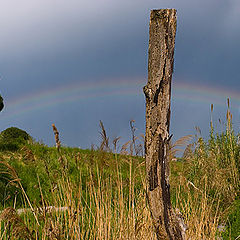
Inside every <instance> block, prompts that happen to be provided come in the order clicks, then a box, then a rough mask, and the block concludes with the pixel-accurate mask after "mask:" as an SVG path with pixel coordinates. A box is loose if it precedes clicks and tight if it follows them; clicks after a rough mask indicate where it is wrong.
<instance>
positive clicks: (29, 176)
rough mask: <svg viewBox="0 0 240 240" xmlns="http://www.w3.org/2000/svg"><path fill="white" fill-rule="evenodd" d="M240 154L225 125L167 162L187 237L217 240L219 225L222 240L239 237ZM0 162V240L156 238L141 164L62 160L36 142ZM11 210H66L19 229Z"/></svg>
mask: <svg viewBox="0 0 240 240" xmlns="http://www.w3.org/2000/svg"><path fill="white" fill-rule="evenodd" d="M239 152H240V148H239V145H238V144H237V137H236V136H235V135H234V133H233V132H232V130H231V126H230V125H229V126H227V130H226V132H224V133H222V134H221V135H218V134H215V133H214V131H213V129H212V131H211V134H210V139H209V141H204V140H203V139H202V138H201V137H198V138H197V139H196V141H195V143H194V144H193V145H192V148H190V150H189V151H188V154H187V155H186V156H185V159H184V160H182V161H180V162H172V163H171V195H172V196H171V197H172V202H173V205H174V207H175V208H178V209H179V210H180V211H181V212H182V214H183V217H184V218H185V222H186V224H187V225H188V230H187V236H188V238H190V237H191V239H202V238H203V237H205V238H206V239H216V237H217V236H220V235H221V233H220V231H219V226H220V225H221V224H222V225H227V227H226V228H225V229H226V231H225V232H224V234H223V237H224V239H235V238H237V237H238V236H239V235H240V232H239V226H240V223H239V218H240V216H239V209H240V202H239V159H240V158H239V156H240V154H239ZM0 158H1V161H2V162H3V164H1V175H0V176H1V177H0V180H1V181H0V198H1V203H0V208H1V209H5V210H4V211H5V212H4V213H5V215H6V216H8V217H4V216H5V215H4V216H2V221H1V239H7V237H8V236H13V239H27V237H28V236H29V234H30V232H31V233H32V238H33V239H155V238H154V235H152V233H151V232H152V226H151V218H150V214H149V211H148V208H147V204H146V202H147V201H146V198H145V189H146V185H145V168H144V167H145V166H144V159H143V158H140V157H132V156H124V155H117V154H112V153H107V152H104V151H90V150H80V149H77V148H61V149H60V153H59V152H58V151H57V150H56V148H50V147H46V146H44V145H41V144H38V143H35V144H29V145H26V146H25V147H23V148H21V150H19V151H16V152H2V153H0ZM6 163H8V164H9V165H7V164H6ZM23 189H24V191H25V192H26V195H27V197H26V195H24V192H23ZM28 200H29V202H28ZM9 206H11V207H14V208H22V207H25V208H29V207H30V206H31V207H32V208H34V209H36V208H37V207H46V206H57V207H63V206H64V207H67V210H66V211H63V212H60V211H59V212H49V211H47V210H43V211H40V212H36V215H35V216H33V214H32V213H31V212H29V213H27V214H24V215H22V216H21V217H22V219H23V220H24V224H23V223H20V222H21V220H20V219H19V217H18V216H17V215H14V214H12V215H9V212H7V211H6V208H7V207H9ZM7 210H9V209H7ZM9 216H12V217H10V218H9ZM13 216H14V217H13ZM7 219H8V220H9V219H10V220H11V221H12V222H11V221H10V222H11V223H12V225H11V226H12V229H11V228H10V229H8V228H7V227H6V226H7V224H8V223H9V221H8V220H7ZM8 226H9V225H8ZM16 226H17V227H16ZM14 236H15V238H14ZM29 238H30V237H29Z"/></svg>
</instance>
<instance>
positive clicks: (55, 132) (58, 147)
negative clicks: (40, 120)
mask: <svg viewBox="0 0 240 240" xmlns="http://www.w3.org/2000/svg"><path fill="white" fill-rule="evenodd" d="M52 128H53V132H54V135H55V143H56V148H57V150H58V151H59V149H60V147H61V142H60V140H59V132H58V130H57V128H56V126H55V124H52Z"/></svg>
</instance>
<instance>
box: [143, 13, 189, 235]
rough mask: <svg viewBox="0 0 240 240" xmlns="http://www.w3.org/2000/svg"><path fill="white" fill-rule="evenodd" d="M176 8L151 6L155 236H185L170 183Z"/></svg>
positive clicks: (149, 136)
mask: <svg viewBox="0 0 240 240" xmlns="http://www.w3.org/2000/svg"><path fill="white" fill-rule="evenodd" d="M175 34H176V10H175V9H161V10H152V11H151V16H150V26H149V50H148V83H147V85H146V86H145V87H144V88H143V91H144V93H145V97H146V139H145V154H146V171H147V183H148V189H147V196H148V202H149V206H150V211H151V215H152V219H153V224H154V227H155V231H156V234H157V239H159V240H160V239H161V240H167V239H169V240H170V239H181V240H182V239H184V236H183V232H182V229H181V227H180V223H179V220H178V217H177V216H176V214H175V213H174V211H173V210H172V206H171V201H170V185H169V157H168V151H169V141H170V138H171V137H169V125H170V100H171V80H172V72H173V56H174V45H175Z"/></svg>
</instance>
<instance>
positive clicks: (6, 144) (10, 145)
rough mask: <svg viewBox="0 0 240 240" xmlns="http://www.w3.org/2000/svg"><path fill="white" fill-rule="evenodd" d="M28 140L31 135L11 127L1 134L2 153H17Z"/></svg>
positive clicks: (0, 148)
mask: <svg viewBox="0 0 240 240" xmlns="http://www.w3.org/2000/svg"><path fill="white" fill-rule="evenodd" d="M28 140H31V137H30V135H29V134H28V133H27V132H25V131H23V130H21V129H19V128H16V127H10V128H7V129H6V130H4V131H2V132H1V134H0V151H16V150H18V149H19V147H20V146H21V145H23V144H25V143H27V141H28Z"/></svg>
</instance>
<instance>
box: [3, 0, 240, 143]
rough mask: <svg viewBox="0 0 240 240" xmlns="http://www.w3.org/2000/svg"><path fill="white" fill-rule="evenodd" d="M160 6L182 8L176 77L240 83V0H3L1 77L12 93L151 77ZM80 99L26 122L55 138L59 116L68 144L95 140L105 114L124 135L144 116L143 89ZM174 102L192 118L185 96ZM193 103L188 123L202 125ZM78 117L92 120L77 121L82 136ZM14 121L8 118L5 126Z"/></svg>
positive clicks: (201, 113)
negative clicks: (155, 12) (152, 34)
mask: <svg viewBox="0 0 240 240" xmlns="http://www.w3.org/2000/svg"><path fill="white" fill-rule="evenodd" d="M153 8H176V9H177V11H178V27H177V37H176V51H175V73H174V81H182V80H183V81H185V82H190V83H192V84H193V85H194V84H195V85H197V84H200V83H201V84H203V85H204V84H205V85H207V86H208V85H211V86H216V87H217V86H222V87H228V88H230V89H231V88H232V89H235V90H237V89H239V90H240V84H239V79H238V78H239V73H238V59H239V55H240V50H239V49H240V48H239V42H240V31H239V29H238V28H239V26H238V24H239V22H240V15H239V11H240V2H239V1H238V0H229V1H225V0H212V1H208V0H202V1H191V0H181V1H177V0H148V1H145V0H138V1H136V0H135V1H129V0H128V1H127V0H122V1H114V0H104V1H98V0H94V1H83V0H82V1H77V0H69V1H65V0H51V1H49V0H41V1H37V0H36V1H29V0H22V1H17V0H13V1H3V0H0V29H1V39H0V52H1V56H0V77H1V78H0V83H1V92H2V93H3V95H4V96H5V100H6V101H10V100H11V99H13V98H17V97H21V96H24V95H25V94H28V93H29V92H31V93H34V92H39V91H44V90H46V89H52V88H54V87H55V86H62V85H63V86H64V85H67V84H68V83H72V82H86V81H92V82H99V81H103V80H104V79H111V78H112V79H116V78H117V77H118V79H121V78H123V79H125V78H126V79H130V80H129V81H136V79H138V78H139V79H141V80H140V81H142V79H144V78H145V79H146V78H147V48H148V23H149V13H150V9H153ZM131 79H133V80H131ZM113 81H114V80H113ZM78 104H81V107H80V106H78V105H77V104H72V105H66V106H67V109H68V110H67V114H62V108H61V106H57V107H56V108H55V109H52V110H51V114H50V113H46V111H47V110H41V111H40V112H38V113H37V114H34V116H26V117H25V118H24V117H22V120H18V121H19V125H20V126H23V127H27V128H28V127H29V130H30V131H32V132H33V133H34V135H35V136H38V137H39V138H42V139H44V140H46V139H48V138H49V137H50V135H49V133H47V131H48V130H46V125H47V123H51V122H52V121H54V119H55V120H56V119H59V120H58V121H59V122H58V123H59V125H60V127H62V129H65V132H67V133H66V134H65V135H64V136H65V138H66V139H67V140H66V144H72V143H73V142H74V141H75V142H81V144H84V141H85V140H86V139H88V140H87V141H88V144H90V142H91V140H90V139H93V138H94V136H96V135H97V132H98V129H97V128H98V120H100V119H101V120H103V121H104V122H106V125H107V126H109V129H114V130H113V131H116V135H121V133H124V135H125V136H126V135H127V133H126V130H125V128H128V123H127V122H128V121H129V120H131V118H135V120H136V121H137V123H139V125H141V126H143V123H144V116H143V115H144V100H143V95H139V97H136V98H134V97H132V98H131V99H128V103H127V102H126V101H124V99H111V100H110V102H109V103H106V102H104V103H102V104H103V105H101V104H97V103H96V102H89V101H83V102H81V103H80V102H79V103H78ZM173 104H174V105H173V109H174V112H175V111H176V113H175V115H174V114H173V116H175V117H174V118H176V119H180V120H179V121H180V124H181V123H184V119H183V118H182V116H183V115H181V111H182V109H183V108H184V107H183V105H184V103H183V104H182V105H181V104H180V103H178V102H173ZM185 104H186V103H185ZM209 104H210V103H209ZM104 106H108V107H106V108H104ZM116 106H117V108H116ZM124 106H126V107H124ZM200 106H201V107H200ZM199 108H201V109H200V110H199ZM76 109H79V112H78V111H77V110H76ZM90 109H91V110H90ZM99 109H101V111H100V110H99ZM188 109H189V113H185V114H186V118H187V119H188V121H189V123H188V124H187V126H190V125H191V123H192V126H193V127H194V125H195V123H196V124H197V123H198V122H197V121H196V119H194V116H191V114H190V113H191V112H193V111H194V106H188ZM198 111H199V112H198V121H199V123H200V124H201V125H204V123H206V121H207V119H208V117H207V116H208V111H209V106H208V105H207V104H206V105H203V104H201V105H199V107H198ZM219 113H220V111H219ZM83 115H84V117H83ZM46 116H49V117H46ZM203 116H204V117H203ZM184 117H185V115H184ZM39 119H40V120H39ZM43 119H44V120H43ZM88 119H91V120H88ZM74 120H77V121H79V123H81V124H80V125H81V126H86V127H80V126H78V127H77V129H78V130H79V131H82V135H81V134H80V135H81V136H80V135H79V136H75V137H73V135H74V132H76V131H75V130H74V129H73V128H71V127H69V126H73V125H74V124H73V121H74ZM37 122H38V123H39V125H38V127H36V125H37ZM69 122H71V124H68V123H69ZM13 123H14V121H12V122H5V125H4V126H7V125H8V124H13ZM94 124H95V125H94ZM178 124H179V123H178V122H177V121H175V120H173V124H172V129H173V130H174V132H177V135H179V136H180V135H184V131H185V132H187V131H189V129H187V128H188V127H187V126H186V127H185V128H184V127H183V128H181V129H179V128H178V127H177V126H178ZM90 125H91V126H93V125H94V126H95V127H91V126H90ZM206 125H208V123H207V124H206ZM117 126H118V127H117ZM193 127H191V129H193ZM36 128H38V129H36ZM139 128H140V129H141V130H142V129H143V127H139ZM43 129H45V130H43ZM184 129H185V130H184ZM114 134H115V133H114ZM44 136H47V137H44ZM71 139H74V141H72V140H71ZM46 141H47V140H46ZM93 141H94V140H93Z"/></svg>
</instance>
